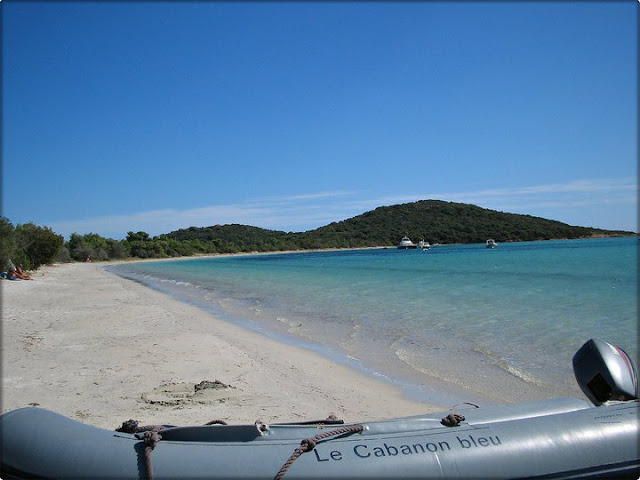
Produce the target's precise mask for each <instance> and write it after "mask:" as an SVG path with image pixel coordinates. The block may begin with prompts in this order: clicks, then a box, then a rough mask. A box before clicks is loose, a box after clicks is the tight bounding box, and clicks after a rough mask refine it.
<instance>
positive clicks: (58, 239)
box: [15, 223, 64, 269]
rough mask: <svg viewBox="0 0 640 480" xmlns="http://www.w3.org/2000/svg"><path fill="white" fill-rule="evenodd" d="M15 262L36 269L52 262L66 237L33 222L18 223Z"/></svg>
mask: <svg viewBox="0 0 640 480" xmlns="http://www.w3.org/2000/svg"><path fill="white" fill-rule="evenodd" d="M15 239H16V244H17V248H16V254H15V262H16V263H21V264H22V265H23V266H24V268H26V269H36V268H38V267H39V266H40V265H46V264H48V263H52V262H53V260H54V259H55V257H56V255H57V254H58V252H59V251H60V249H61V248H62V246H63V245H64V238H63V237H62V236H61V235H57V234H56V233H54V232H53V231H52V230H51V229H50V228H49V227H39V226H37V225H35V224H33V223H26V224H23V225H18V226H17V227H16V230H15Z"/></svg>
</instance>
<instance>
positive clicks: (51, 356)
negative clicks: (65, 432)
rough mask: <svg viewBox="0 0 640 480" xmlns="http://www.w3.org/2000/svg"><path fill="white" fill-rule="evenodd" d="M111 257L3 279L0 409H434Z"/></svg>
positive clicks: (119, 416) (183, 419)
mask: <svg viewBox="0 0 640 480" xmlns="http://www.w3.org/2000/svg"><path fill="white" fill-rule="evenodd" d="M174 260H175V259H174ZM114 263H116V262H108V263H100V264H96V263H71V264H56V265H52V266H45V267H42V268H41V269H39V270H38V271H36V272H34V275H33V278H34V280H33V281H21V282H1V283H0V284H1V285H2V292H1V293H2V350H3V356H2V360H3V361H2V412H3V413H4V412H6V411H8V410H12V409H15V408H19V407H24V406H28V405H32V404H37V405H39V406H40V407H42V408H47V409H49V410H53V411H55V412H57V413H60V414H62V415H65V416H68V417H70V418H73V419H75V420H78V421H81V422H83V423H87V424H91V425H94V426H98V427H102V428H108V429H114V428H116V427H118V426H119V425H120V424H121V423H122V422H123V421H125V420H127V419H129V418H135V419H138V420H140V421H141V422H143V423H172V424H175V425H199V424H203V423H205V422H207V421H210V420H212V419H221V420H224V421H226V422H228V423H233V424H237V423H244V424H246V423H253V422H255V421H256V420H258V419H259V420H262V421H264V422H266V423H273V422H289V421H303V420H314V419H324V418H326V417H327V416H328V415H330V414H334V415H336V416H337V417H338V418H341V419H344V420H345V421H346V422H354V421H365V420H369V421H371V420H381V419H386V418H393V417H402V416H408V415H417V414H422V413H429V412H433V411H437V410H442V408H440V407H436V406H434V405H429V404H426V403H423V402H420V401H417V400H412V399H408V398H406V397H405V396H404V393H403V391H402V389H401V388H400V387H395V386H392V385H389V384H388V383H386V382H384V381H382V380H377V379H374V378H371V377H369V376H367V375H365V374H363V373H361V372H358V371H356V370H354V369H353V368H350V367H348V366H345V365H341V364H339V363H335V362H333V361H331V360H329V359H327V358H325V357H324V356H322V355H320V354H319V353H315V352H311V351H308V350H306V349H304V348H300V347H297V346H294V345H290V344H286V343H281V342H279V341H277V340H274V339H272V338H267V337H265V336H263V335H261V334H260V333H257V332H253V331H250V330H247V329H245V328H243V327H241V326H238V325H234V324H231V323H228V322H226V321H224V320H221V319H219V318H216V316H215V315H212V314H211V313H208V312H205V311H203V310H201V309H199V308H197V307H195V306H191V305H189V304H185V303H182V302H180V301H178V300H176V299H173V298H171V297H169V296H167V295H165V294H163V293H160V292H158V291H155V290H153V289H151V288H149V287H146V286H144V285H141V284H139V283H137V282H134V281H132V280H127V279H125V278H122V277H119V276H117V275H115V274H113V273H110V272H108V271H106V270H105V268H104V267H105V266H107V265H113V264H114ZM195 385H200V387H201V388H200V389H199V390H198V391H196V388H195Z"/></svg>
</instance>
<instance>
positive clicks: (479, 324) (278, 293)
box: [108, 237, 639, 408]
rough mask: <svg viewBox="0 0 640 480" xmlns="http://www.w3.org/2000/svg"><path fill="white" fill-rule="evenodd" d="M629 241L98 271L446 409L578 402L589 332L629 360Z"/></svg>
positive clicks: (275, 256) (633, 311) (633, 341)
mask: <svg viewBox="0 0 640 480" xmlns="http://www.w3.org/2000/svg"><path fill="white" fill-rule="evenodd" d="M638 245H639V244H638V238H637V237H619V238H595V239H580V240H549V241H538V242H513V243H501V244H499V246H498V247H497V248H494V249H488V248H485V245H484V244H474V245H436V246H433V247H432V248H431V249H429V250H426V251H423V250H421V249H417V250H399V249H396V248H372V249H357V250H337V251H307V252H295V253H272V254H255V255H254V254H242V255H231V256H217V257H199V258H188V259H179V260H167V261H158V262H135V263H126V264H119V265H114V266H109V267H108V270H109V271H111V272H113V273H115V274H117V275H120V276H122V277H125V278H128V279H131V280H134V281H137V282H140V283H141V284H144V285H145V286H147V287H149V288H152V289H155V290H158V291H160V292H163V293H165V294H167V295H170V296H172V297H174V298H175V299H178V300H180V301H182V302H185V303H188V304H191V305H194V306H196V307H199V308H201V309H203V310H205V311H207V312H209V313H211V314H212V315H213V316H215V317H216V318H219V319H222V320H223V321H227V322H232V323H234V324H237V325H240V326H242V327H244V328H247V329H250V330H253V331H255V332H258V333H260V334H262V335H265V336H267V337H270V338H272V339H276V340H278V341H281V342H283V343H288V344H293V345H296V346H299V347H302V348H306V349H308V350H310V351H313V352H316V353H319V354H321V355H324V356H326V357H328V358H330V359H331V360H333V361H335V362H339V363H341V364H344V365H347V366H349V367H352V368H354V369H356V370H358V371H359V372H360V373H363V374H366V375H370V376H372V377H375V378H378V379H380V380H382V381H384V382H388V383H390V384H392V385H395V386H397V387H399V388H400V389H402V391H403V392H404V394H405V395H406V396H407V397H409V398H411V399H414V400H417V401H422V402H425V403H428V404H431V405H435V406H442V407H446V408H449V407H450V406H452V405H455V404H458V403H461V402H469V403H475V404H482V405H492V404H493V405H495V404H502V403H512V402H520V401H527V400H541V399H545V398H552V397H558V396H572V397H574V396H578V397H582V398H584V396H583V395H582V393H581V390H580V388H579V386H578V385H577V383H576V381H575V379H574V375H573V371H572V357H573V354H574V353H575V352H576V351H577V350H578V349H579V348H580V346H581V345H582V344H583V343H584V342H586V341H587V340H588V339H590V338H599V339H601V340H605V341H607V342H609V343H612V344H614V345H617V346H619V347H620V348H622V349H623V350H625V351H626V352H627V353H628V354H629V355H630V356H631V357H632V358H633V359H634V360H635V361H636V362H637V361H638ZM203 361H206V359H203ZM331 381H333V380H332V379H331V378H327V382H331Z"/></svg>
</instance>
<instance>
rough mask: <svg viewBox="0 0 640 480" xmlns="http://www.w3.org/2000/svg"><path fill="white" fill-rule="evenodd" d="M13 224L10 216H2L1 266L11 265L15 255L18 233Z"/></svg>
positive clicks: (0, 224) (0, 230) (0, 226)
mask: <svg viewBox="0 0 640 480" xmlns="http://www.w3.org/2000/svg"><path fill="white" fill-rule="evenodd" d="M15 233H16V232H15V228H14V226H13V224H12V223H11V222H10V221H9V219H8V218H5V217H0V268H1V269H3V270H4V269H5V268H7V267H8V266H9V261H10V260H11V258H12V257H13V256H14V255H15V251H16V234H15Z"/></svg>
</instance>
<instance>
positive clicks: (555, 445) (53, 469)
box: [0, 340, 640, 480]
mask: <svg viewBox="0 0 640 480" xmlns="http://www.w3.org/2000/svg"><path fill="white" fill-rule="evenodd" d="M573 365H574V372H575V375H576V378H577V380H578V383H579V384H580V387H581V388H582V390H583V391H584V393H585V395H586V396H587V398H589V399H590V400H591V402H593V403H590V402H587V401H586V400H582V399H553V400H547V401H542V402H530V403H523V404H514V405H504V406H499V407H493V408H477V407H475V406H472V405H470V404H464V406H460V407H455V408H454V409H452V410H451V411H447V412H442V413H441V414H430V415H420V416H411V417H405V418H398V419H393V420H386V421H378V422H365V423H362V424H341V423H340V422H339V421H335V420H330V421H323V422H313V423H310V424H272V425H265V424H261V423H257V424H255V425H237V426H222V425H211V426H198V427H175V426H168V425H164V426H154V427H138V426H137V425H135V424H130V423H127V422H125V424H123V427H121V428H120V430H126V431H131V433H125V432H124V431H116V432H113V431H107V430H103V429H99V428H95V427H91V426H88V425H84V424H82V423H80V422H76V421H74V420H71V419H68V418H65V417H63V416H61V415H58V414H55V413H53V412H50V411H47V410H44V409H39V408H23V409H18V410H14V411H11V412H8V413H6V414H4V415H2V416H1V417H0V432H1V434H2V469H1V472H0V473H1V476H2V478H3V479H5V480H6V479H14V478H20V479H21V478H34V477H35V478H95V477H102V478H123V479H137V478H148V477H154V478H156V479H160V478H246V479H253V478H265V479H267V478H276V479H281V478H287V479H294V478H352V477H353V478H478V477H482V478H544V479H551V478H572V479H573V478H633V479H637V478H638V477H639V475H640V458H639V457H640V454H639V452H638V437H639V421H638V416H639V413H640V412H639V402H638V384H637V373H636V370H635V366H634V364H633V362H632V360H631V358H630V357H629V356H628V355H627V354H626V353H625V352H624V351H623V350H621V349H619V348H617V347H615V346H613V345H611V344H609V343H606V342H603V341H599V340H589V341H588V342H587V343H585V344H584V345H583V347H582V348H581V349H580V350H579V351H578V352H577V353H576V355H575V356H574V359H573Z"/></svg>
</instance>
